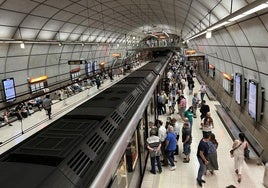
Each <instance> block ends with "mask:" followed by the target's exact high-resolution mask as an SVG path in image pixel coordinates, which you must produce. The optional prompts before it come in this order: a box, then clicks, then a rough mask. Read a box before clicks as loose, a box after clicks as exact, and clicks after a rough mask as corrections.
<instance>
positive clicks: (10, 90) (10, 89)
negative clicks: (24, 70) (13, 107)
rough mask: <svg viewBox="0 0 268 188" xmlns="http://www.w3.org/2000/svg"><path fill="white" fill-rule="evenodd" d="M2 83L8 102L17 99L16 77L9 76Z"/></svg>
mask: <svg viewBox="0 0 268 188" xmlns="http://www.w3.org/2000/svg"><path fill="white" fill-rule="evenodd" d="M2 85H3V90H4V97H5V100H6V101H7V102H11V101H14V100H16V91H15V83H14V78H7V79H4V80H2Z"/></svg>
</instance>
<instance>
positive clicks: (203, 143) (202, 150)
mask: <svg viewBox="0 0 268 188" xmlns="http://www.w3.org/2000/svg"><path fill="white" fill-rule="evenodd" d="M209 136H210V135H207V134H206V135H204V137H203V138H202V139H201V140H200V142H199V145H198V148H197V159H198V162H199V169H198V174H197V179H196V180H197V183H198V185H199V186H200V187H202V183H206V182H205V180H203V179H202V176H203V174H204V173H205V170H206V165H207V164H208V163H209V161H208V160H207V155H208V149H209V146H208V141H209Z"/></svg>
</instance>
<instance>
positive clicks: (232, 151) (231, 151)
mask: <svg viewBox="0 0 268 188" xmlns="http://www.w3.org/2000/svg"><path fill="white" fill-rule="evenodd" d="M241 145H242V143H240V144H239V145H238V146H237V147H235V148H233V149H231V150H230V155H231V157H234V151H235V150H236V149H237V148H239V147H240V146H241Z"/></svg>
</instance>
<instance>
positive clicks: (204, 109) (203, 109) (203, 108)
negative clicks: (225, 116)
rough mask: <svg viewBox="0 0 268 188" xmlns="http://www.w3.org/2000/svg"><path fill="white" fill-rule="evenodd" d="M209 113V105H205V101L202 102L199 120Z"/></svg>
mask: <svg viewBox="0 0 268 188" xmlns="http://www.w3.org/2000/svg"><path fill="white" fill-rule="evenodd" d="M208 112H210V107H209V105H207V104H206V101H205V100H203V101H202V103H201V107H200V113H201V115H200V118H201V120H202V119H203V118H204V117H206V115H207V113H208Z"/></svg>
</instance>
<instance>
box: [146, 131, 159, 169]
mask: <svg viewBox="0 0 268 188" xmlns="http://www.w3.org/2000/svg"><path fill="white" fill-rule="evenodd" d="M156 135H157V131H156V130H155V129H151V130H150V137H148V138H147V140H146V144H147V149H148V150H149V153H150V159H151V170H150V172H151V173H152V174H156V172H155V161H156V163H157V167H158V171H159V173H161V172H162V166H161V162H160V156H161V141H160V138H159V137H158V136H156Z"/></svg>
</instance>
